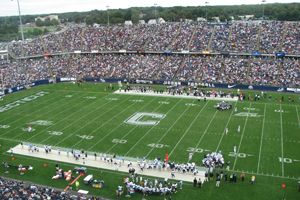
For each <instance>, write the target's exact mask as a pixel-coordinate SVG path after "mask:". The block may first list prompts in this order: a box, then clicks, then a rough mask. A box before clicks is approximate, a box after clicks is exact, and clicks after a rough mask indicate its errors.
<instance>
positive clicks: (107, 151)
mask: <svg viewBox="0 0 300 200" xmlns="http://www.w3.org/2000/svg"><path fill="white" fill-rule="evenodd" d="M163 105H164V104H160V105H159V106H157V107H156V108H155V109H154V110H153V111H157V110H159V108H160V107H161V106H163ZM137 127H138V126H134V128H132V129H131V130H130V131H128V132H127V133H126V134H125V135H124V136H123V137H121V140H123V139H124V138H126V137H127V136H128V135H129V134H130V133H132V132H133V131H134V130H135V129H136V128H137ZM117 145H118V143H115V144H113V145H112V146H111V147H110V148H109V149H108V150H106V152H105V153H109V152H110V151H111V150H112V149H113V148H114V147H115V146H117Z"/></svg>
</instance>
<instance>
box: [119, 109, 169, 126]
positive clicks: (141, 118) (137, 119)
mask: <svg viewBox="0 0 300 200" xmlns="http://www.w3.org/2000/svg"><path fill="white" fill-rule="evenodd" d="M165 116H166V115H164V114H160V113H148V112H136V113H134V114H133V115H132V116H131V117H129V118H128V119H127V120H125V121H124V122H125V123H126V124H131V125H138V126H155V125H157V124H159V122H160V120H162V119H163V118H165ZM145 118H146V119H145ZM147 118H152V119H159V120H149V119H147Z"/></svg>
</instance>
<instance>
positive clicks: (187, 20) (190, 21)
mask: <svg viewBox="0 0 300 200" xmlns="http://www.w3.org/2000/svg"><path fill="white" fill-rule="evenodd" d="M184 22H185V23H192V22H193V20H191V19H184Z"/></svg>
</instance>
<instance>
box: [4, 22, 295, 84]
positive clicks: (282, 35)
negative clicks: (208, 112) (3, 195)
mask: <svg viewBox="0 0 300 200" xmlns="http://www.w3.org/2000/svg"><path fill="white" fill-rule="evenodd" d="M4 48H5V47H4ZM8 52H9V55H10V56H11V57H12V58H15V59H11V60H9V61H5V62H3V61H1V62H2V68H0V70H1V77H0V86H2V88H11V87H15V86H19V85H25V84H28V83H30V82H32V81H34V80H42V79H49V78H52V77H54V76H55V77H76V78H77V77H81V78H82V77H84V78H127V79H146V80H178V81H197V82H206V83H224V84H225V83H226V84H227V83H228V84H248V85H272V86H279V87H297V86H299V85H300V78H299V77H300V63H299V55H300V23H299V22H279V21H247V22H235V23H219V24H214V23H164V24H154V25H133V26H124V25H112V26H100V27H92V26H84V25H76V26H75V25H73V26H70V27H69V28H66V29H64V30H62V31H60V32H57V33H51V34H48V35H45V36H42V37H39V38H36V39H32V40H26V41H25V42H21V41H16V42H11V43H9V44H8ZM275 54H276V55H278V56H275ZM18 58H22V59H18Z"/></svg>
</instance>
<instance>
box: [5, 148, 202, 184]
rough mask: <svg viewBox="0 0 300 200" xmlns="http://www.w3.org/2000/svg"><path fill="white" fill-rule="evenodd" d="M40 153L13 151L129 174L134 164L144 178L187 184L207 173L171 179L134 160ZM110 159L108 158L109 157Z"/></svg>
mask: <svg viewBox="0 0 300 200" xmlns="http://www.w3.org/2000/svg"><path fill="white" fill-rule="evenodd" d="M37 148H38V150H39V151H38V152H36V151H35V152H32V151H29V150H28V149H29V146H28V145H23V147H22V145H21V144H18V145H17V146H15V147H13V148H12V149H11V150H12V151H13V153H14V154H18V155H24V156H29V157H35V158H41V159H46V160H53V161H57V162H61V161H63V162H65V163H70V164H75V165H80V166H87V167H94V168H101V169H106V170H112V171H118V172H126V173H128V170H129V168H128V164H129V163H132V167H134V168H135V169H136V173H137V174H139V175H143V176H152V177H159V178H163V179H172V180H182V181H185V182H193V180H194V178H195V177H196V178H197V180H198V179H199V178H201V180H204V178H205V176H204V174H205V171H204V169H203V170H199V169H198V171H199V172H198V174H197V175H193V174H192V173H184V174H183V173H180V172H177V171H176V172H175V177H174V178H171V171H170V170H167V169H162V170H158V169H144V170H143V171H141V170H140V168H139V166H138V162H137V161H134V160H129V159H127V160H125V159H122V160H121V159H115V160H114V161H113V162H108V161H104V160H103V159H100V158H99V155H98V156H97V159H96V160H95V157H94V156H93V155H90V154H89V155H88V157H86V158H84V159H82V158H80V159H79V160H75V159H74V157H73V155H72V154H71V152H70V153H68V151H66V150H56V149H52V150H51V153H48V154H46V153H45V150H44V148H42V147H38V146H37ZM11 150H8V151H7V153H11ZM107 158H108V157H107Z"/></svg>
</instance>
